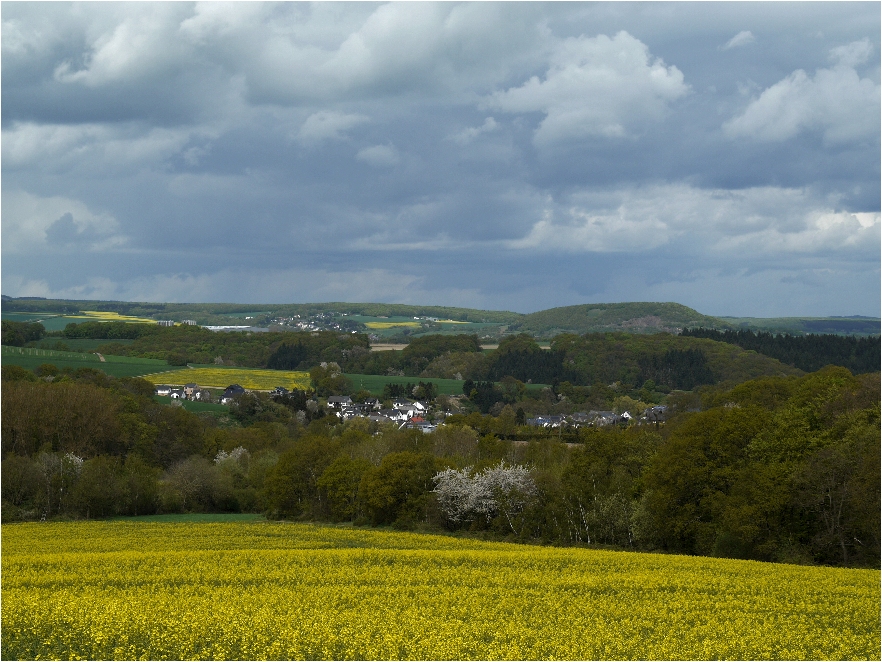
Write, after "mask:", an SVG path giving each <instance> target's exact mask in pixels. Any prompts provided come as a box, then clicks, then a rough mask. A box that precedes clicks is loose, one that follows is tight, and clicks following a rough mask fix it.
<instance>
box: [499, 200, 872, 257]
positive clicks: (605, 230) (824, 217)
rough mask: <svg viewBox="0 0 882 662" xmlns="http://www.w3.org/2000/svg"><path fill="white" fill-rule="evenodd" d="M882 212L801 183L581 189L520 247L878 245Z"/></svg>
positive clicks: (514, 244) (762, 250)
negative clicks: (832, 203) (837, 206)
mask: <svg viewBox="0 0 882 662" xmlns="http://www.w3.org/2000/svg"><path fill="white" fill-rule="evenodd" d="M879 242H880V215H879V214H878V213H874V212H868V213H851V212H843V211H835V210H831V209H829V208H828V207H827V206H826V205H825V203H824V202H823V201H822V200H820V199H818V198H817V197H815V196H814V195H812V194H811V193H810V192H808V191H805V190H802V189H788V188H777V187H768V186H767V187H756V188H751V189H745V190H741V191H728V190H723V189H698V188H694V187H691V186H688V185H686V184H669V185H660V186H649V187H640V188H626V189H620V190H618V191H615V192H610V191H607V192H603V193H592V192H581V193H576V194H573V195H572V196H570V197H569V198H567V199H565V200H560V201H555V202H552V203H549V204H548V205H546V208H545V210H544V213H543V214H542V217H541V218H540V219H539V220H537V221H536V222H535V224H534V225H533V227H532V228H531V229H530V231H529V232H528V233H527V234H526V235H525V236H523V237H522V238H519V239H516V240H512V241H507V242H504V245H505V246H506V247H507V248H510V249H515V250H524V249H527V250H539V251H547V252H563V253H592V252H599V253H605V252H637V253H647V252H650V251H652V250H654V249H657V248H659V247H661V246H664V245H671V246H676V247H677V249H678V250H681V251H684V254H693V253H696V252H699V253H707V252H712V253H716V254H719V255H729V254H739V253H741V254H745V255H746V254H750V255H760V254H776V253H777V254H791V253H803V254H804V253H823V252H827V251H846V252H851V253H855V252H856V253H861V254H865V253H867V251H868V250H875V251H876V252H878V246H879Z"/></svg>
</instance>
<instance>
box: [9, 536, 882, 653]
mask: <svg viewBox="0 0 882 662" xmlns="http://www.w3.org/2000/svg"><path fill="white" fill-rule="evenodd" d="M2 530H3V556H2V577H3V587H2V598H3V599H2V619H3V636H2V657H3V659H13V658H17V659H22V658H25V659H45V658H64V659H108V658H125V659H156V660H161V659H253V660H259V659H404V658H407V659H439V660H440V659H552V658H563V659H830V658H832V659H878V656H879V646H880V632H879V598H880V595H879V572H878V571H873V570H850V569H836V568H818V567H801V566H792V565H774V564H768V563H756V562H748V561H732V560H722V559H710V558H694V557H683V556H665V555H651V554H636V553H625V552H608V551H595V550H585V549H560V548H545V547H535V546H518V545H509V544H504V543H483V542H478V541H470V540H462V539H455V538H448V537H441V536H428V535H418V534H408V533H393V532H383V531H375V530H361V529H351V528H335V527H320V526H311V525H304V524H287V523H269V522H254V523H147V522H130V521H128V522H127V521H118V522H84V523H82V522H79V523H28V524H4V525H3V527H2Z"/></svg>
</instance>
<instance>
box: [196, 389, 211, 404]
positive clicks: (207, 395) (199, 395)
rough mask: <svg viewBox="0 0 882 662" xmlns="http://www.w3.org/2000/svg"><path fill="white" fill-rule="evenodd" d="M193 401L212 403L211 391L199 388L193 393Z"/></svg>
mask: <svg viewBox="0 0 882 662" xmlns="http://www.w3.org/2000/svg"><path fill="white" fill-rule="evenodd" d="M193 399H194V400H198V401H199V402H211V391H209V390H208V389H207V388H197V389H196V391H195V392H194V393H193Z"/></svg>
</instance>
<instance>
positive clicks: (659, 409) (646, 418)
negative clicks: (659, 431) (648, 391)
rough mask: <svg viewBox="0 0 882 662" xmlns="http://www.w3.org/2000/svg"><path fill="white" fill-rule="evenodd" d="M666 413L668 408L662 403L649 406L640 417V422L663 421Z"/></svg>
mask: <svg viewBox="0 0 882 662" xmlns="http://www.w3.org/2000/svg"><path fill="white" fill-rule="evenodd" d="M667 415H668V408H667V407H665V406H664V405H656V406H655V407H650V408H649V409H647V410H646V411H644V412H643V416H641V417H640V422H641V423H655V424H658V423H664V421H665V419H666V418H667Z"/></svg>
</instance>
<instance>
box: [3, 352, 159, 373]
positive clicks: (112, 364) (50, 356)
mask: <svg viewBox="0 0 882 662" xmlns="http://www.w3.org/2000/svg"><path fill="white" fill-rule="evenodd" d="M0 356H2V362H3V364H5V365H20V366H21V367H23V368H25V369H26V370H33V369H34V368H36V367H37V366H40V365H42V364H44V363H51V364H52V365H54V366H55V367H56V368H58V369H59V370H62V369H64V368H71V369H72V370H76V369H77V368H95V369H97V370H101V371H103V372H105V373H107V374H108V375H112V376H113V377H140V376H142V375H148V374H150V373H154V372H159V371H161V370H168V369H169V365H168V362H166V361H161V360H159V359H139V358H133V357H128V356H105V357H104V359H105V360H104V361H101V359H99V358H98V355H97V354H89V353H85V352H59V351H57V350H52V349H37V348H32V347H7V346H5V345H4V346H3V348H2V354H0Z"/></svg>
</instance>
